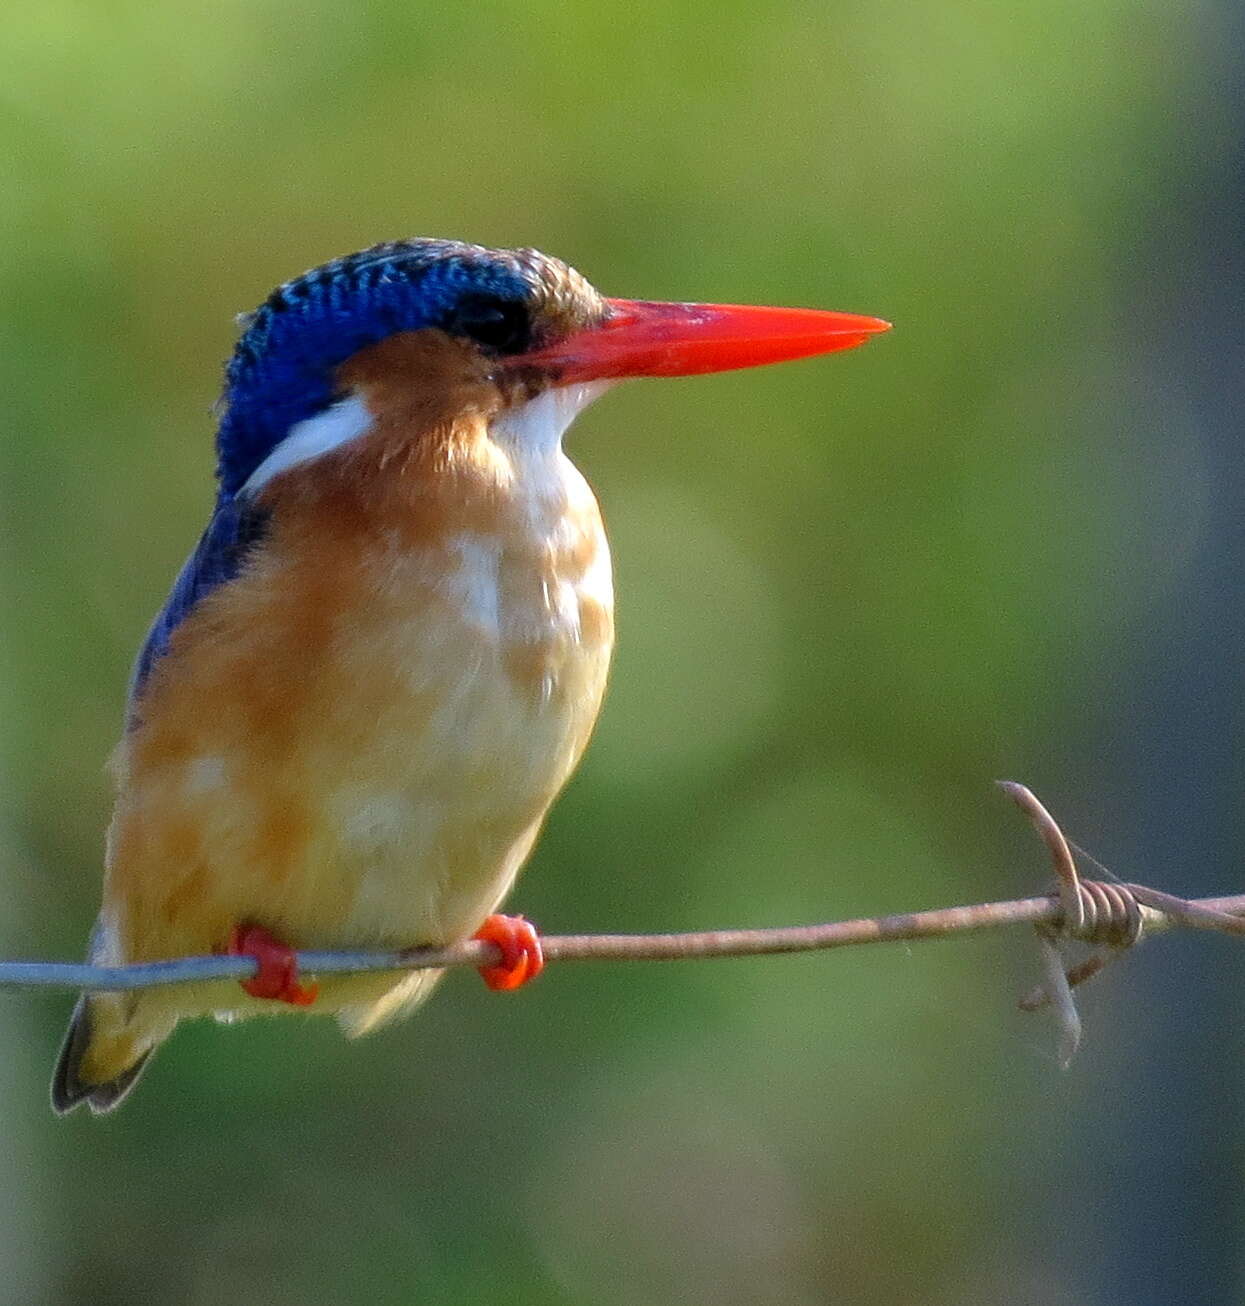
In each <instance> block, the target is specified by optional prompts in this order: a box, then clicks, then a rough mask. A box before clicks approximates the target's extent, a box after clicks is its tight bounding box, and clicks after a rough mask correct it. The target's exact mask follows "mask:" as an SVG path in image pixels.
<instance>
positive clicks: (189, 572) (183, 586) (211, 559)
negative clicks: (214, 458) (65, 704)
mask: <svg viewBox="0 0 1245 1306" xmlns="http://www.w3.org/2000/svg"><path fill="white" fill-rule="evenodd" d="M266 524H267V514H266V513H264V512H263V511H261V510H260V509H258V508H256V507H255V506H254V505H253V504H250V503H247V502H245V501H242V502H239V501H238V500H236V499H233V498H225V497H222V498H221V500H220V501H219V502H218V503H217V505H216V511H215V512H213V514H212V520H211V521H210V522H208V526H207V530H205V531H204V532H203V536H202V538H201V539H200V540H199V543H198V545H197V547H196V548H195V551H194V552H193V553H192V554H191V555H190V557H189V558H188V559H187V560H186V565H185V566H184V567H183V568H182V569H181V572H180V573H179V574H178V577H177V580H176V581H175V582H174V585H173V592H172V593H171V594H170V595H169V597H168V599H167V600H166V602H165V604H164V607H163V608H162V609H161V610H160V615H159V616H158V617H156V619H155V621H154V622H153V623H152V627H151V630H150V631H149V632H148V634H147V639H146V641H145V642H144V644H143V647H142V650H141V651H140V652H139V655H138V661H137V662H136V663H135V665H134V674H133V676H132V678H131V680H130V699H129V701H130V711H131V714H133V710H134V707H135V705H136V704H137V702H138V700H139V698H140V697H141V696H142V691H143V686H144V684H145V683H146V681H147V677H148V676H149V675H150V673H151V669H152V667H153V666H154V665H155V664H156V662H157V661H158V660H159V659H160V658H161V657H163V656H164V654H165V653H166V652H168V647H169V640H170V639H171V638H172V636H173V632H174V631H175V630H176V629H177V627H178V626H179V625H181V623H182V622H183V621H184V620H185V619H186V617H187V616H188V615H189V614H190V613H191V612H192V611H193V610H194V608H195V607H196V606H197V604H198V603H199V601H200V599H202V598H204V597H205V596H206V595H208V594H210V593H211V592H212V591H213V590H214V589H216V588H217V587H218V586H220V585H224V584H226V583H227V582H229V581H231V580H233V579H234V577H235V576H237V575H238V573H239V572H240V571H241V569H242V566H243V563H244V562H245V560H246V556H247V554H248V553H249V552H250V550H251V549H252V548H253V547H254V546H255V544H256V543H257V542H258V541H259V540H260V539H261V538H262V537H263V533H264V529H265V526H266Z"/></svg>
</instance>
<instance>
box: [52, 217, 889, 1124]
mask: <svg viewBox="0 0 1245 1306" xmlns="http://www.w3.org/2000/svg"><path fill="white" fill-rule="evenodd" d="M241 322H242V330H241V333H240V335H239V337H238V340H237V343H236V346H235V348H234V351H233V354H232V357H231V358H230V360H229V361H228V363H227V364H226V367H225V384H224V391H223V394H222V397H221V401H220V405H219V407H218V413H219V425H218V428H217V432H216V455H217V463H216V475H217V490H216V499H215V506H214V508H213V511H212V514H211V517H210V519H209V521H208V524H207V527H206V529H205V530H204V532H203V534H202V537H201V538H200V540H199V542H198V545H197V547H196V548H195V550H194V552H193V553H192V555H191V557H190V559H189V560H188V561H187V563H186V564H185V566H184V567H183V569H182V571H181V572H180V574H179V575H178V577H177V579H176V582H175V583H174V585H173V588H172V592H171V594H170V596H169V598H168V600H167V602H166V603H165V605H164V607H163V609H162V610H161V611H160V613H159V615H158V616H157V618H156V619H155V622H154V624H153V625H152V627H151V629H150V632H149V634H148V636H147V638H146V641H145V643H144V644H143V646H142V648H141V651H140V652H139V655H138V658H137V662H136V665H135V669H134V672H133V675H132V678H131V683H130V686H129V693H128V700H127V708H126V714H125V728H124V734H123V737H122V740H121V742H120V744H119V745H118V746H117V749H116V751H115V753H114V755H113V758H112V760H111V763H110V768H111V772H112V776H113V782H114V789H115V807H114V811H113V816H112V821H111V824H110V827H109V830H108V835H107V840H106V850H105V858H104V882H103V892H102V903H101V907H100V911H99V916H98V920H97V922H96V924H95V927H94V930H93V932H92V935H91V941H90V945H89V957H90V960H91V961H92V962H93V963H95V964H98V965H101V966H112V965H122V964H127V963H138V962H149V961H157V960H163V959H170V958H175V957H183V956H197V955H205V954H209V953H233V954H237V955H245V956H249V957H253V958H254V959H255V961H256V966H257V969H256V973H255V976H254V977H253V978H252V979H249V980H244V981H241V982H235V981H211V982H201V983H194V984H189V985H177V986H166V987H157V988H148V989H142V990H136V991H132V992H127V993H107V992H97V993H89V994H83V995H82V996H81V997H80V999H79V1000H78V1003H77V1006H76V1007H75V1010H74V1014H73V1016H72V1019H71V1021H70V1025H69V1030H68V1033H67V1034H66V1037H65V1041H64V1044H63V1047H62V1050H61V1054H60V1058H59V1061H58V1063H57V1066H56V1070H55V1075H54V1078H53V1082H52V1105H53V1108H54V1109H55V1111H56V1112H57V1113H61V1114H63V1113H65V1112H68V1111H70V1110H72V1109H73V1108H75V1107H77V1106H79V1105H82V1104H86V1105H87V1106H88V1107H89V1108H90V1109H91V1111H93V1112H95V1113H102V1112H107V1111H110V1110H112V1109H113V1108H115V1107H116V1106H117V1105H118V1104H119V1103H120V1102H121V1101H122V1099H123V1098H124V1097H125V1096H126V1094H127V1093H128V1092H129V1091H130V1090H131V1089H132V1088H133V1086H134V1084H135V1082H136V1080H137V1079H138V1076H139V1075H140V1073H141V1072H142V1070H143V1068H144V1067H145V1066H146V1065H147V1063H148V1061H149V1059H150V1057H151V1055H152V1053H153V1052H154V1051H155V1049H156V1048H157V1047H158V1046H159V1045H160V1044H161V1043H162V1042H163V1041H164V1040H165V1039H166V1038H167V1037H168V1036H169V1035H170V1034H171V1033H172V1032H173V1029H174V1027H175V1026H176V1024H177V1023H178V1022H179V1021H180V1020H182V1019H186V1018H190V1017H197V1016H203V1015H216V1016H217V1017H218V1018H221V1019H224V1020H231V1019H236V1018H239V1017H245V1016H251V1015H255V1014H258V1013H260V1012H264V1011H268V1012H275V1011H291V1010H303V1011H310V1012H312V1013H324V1014H330V1015H334V1016H336V1017H337V1019H338V1020H339V1022H340V1024H341V1025H342V1027H343V1029H344V1031H345V1032H346V1033H347V1034H348V1035H357V1034H362V1033H366V1032H367V1031H369V1030H372V1029H375V1028H376V1027H377V1026H380V1025H382V1024H384V1023H386V1022H388V1021H390V1020H392V1019H394V1018H395V1017H397V1016H399V1015H401V1014H403V1013H405V1012H408V1011H410V1010H411V1009H412V1008H414V1007H415V1006H416V1005H417V1004H418V1003H419V1002H420V1001H421V1000H422V999H424V998H425V997H426V996H427V995H428V993H429V991H430V990H431V989H432V987H433V985H434V984H435V983H436V980H437V978H438V974H437V972H434V971H415V972H411V973H408V974H401V975H395V974H394V973H392V972H390V973H384V974H362V975H341V976H326V977H325V978H324V979H323V981H322V983H320V984H319V985H316V984H314V983H310V982H305V980H304V977H302V976H300V975H299V974H298V971H297V964H296V955H295V954H296V952H297V951H299V950H302V949H325V950H332V949H357V948H377V949H382V948H395V947H405V946H413V945H443V944H449V943H453V942H457V941H460V940H463V939H466V938H469V937H477V938H484V939H487V940H489V941H491V942H493V943H495V944H496V945H497V947H498V949H499V951H500V955H501V961H500V962H499V963H498V964H496V965H494V966H491V967H483V968H481V973H482V974H483V976H484V979H485V981H486V983H488V984H489V985H490V987H493V988H496V989H508V988H516V987H518V986H519V985H521V984H523V983H525V982H527V981H528V980H530V979H532V978H534V976H535V975H536V974H537V973H538V972H539V970H540V969H541V966H542V958H541V955H540V944H539V935H538V934H537V933H536V931H535V929H534V928H533V927H532V926H531V925H530V923H529V922H527V921H525V920H524V919H523V918H522V917H517V916H505V915H501V914H499V913H498V912H497V910H496V909H497V908H498V906H499V905H500V904H501V902H502V900H503V898H505V896H506V894H507V893H508V891H509V890H510V888H511V886H512V885H513V883H514V881H515V878H516V876H517V874H518V872H519V870H520V868H521V867H522V865H523V863H524V861H525V860H526V859H527V857H528V854H529V853H530V852H531V850H532V847H533V845H534V843H535V841H536V838H537V835H538V833H539V831H540V828H541V825H542V823H543V821H544V819H545V816H546V814H547V812H548V811H549V808H550V806H551V804H552V803H553V801H554V799H555V798H556V797H557V795H558V793H559V792H560V790H561V789H562V788H563V786H564V785H565V784H566V782H567V780H568V778H569V777H570V775H571V773H572V771H573V770H574V769H575V767H576V765H577V764H578V762H579V759H580V757H581V755H582V754H583V752H584V749H585V746H586V745H587V743H588V739H589V736H590V735H591V733H592V730H593V727H594V724H595V722H596V719H597V714H598V711H599V709H600V706H601V701H602V695H603V694H604V692H605V686H606V679H607V674H608V670H609V665H610V658H611V653H612V649H613V643H614V616H613V605H614V599H613V587H612V575H611V564H610V552H609V545H608V542H607V539H606V535H605V530H604V527H603V525H602V518H601V514H600V511H599V508H598V505H597V501H596V498H595V497H594V494H593V492H592V490H591V489H590V488H589V485H588V483H587V481H586V480H585V479H584V477H583V476H582V475H581V474H580V472H579V471H578V470H577V469H576V467H575V466H574V465H573V464H572V463H571V462H570V460H569V459H568V458H567V456H566V454H565V453H564V452H563V435H564V433H565V431H566V429H567V428H568V427H569V425H570V424H571V422H572V421H573V419H574V418H575V416H576V415H577V414H578V413H579V412H580V411H581V410H582V409H583V408H585V407H586V406H587V405H588V404H589V403H590V402H591V401H592V400H594V399H596V398H597V397H598V396H599V395H600V394H602V393H603V392H604V391H605V390H607V389H609V388H610V387H611V386H612V385H614V384H615V383H616V382H619V381H621V380H624V379H626V378H630V377H673V376H687V375H695V374H699V373H708V372H718V371H727V370H730V369H734V368H742V367H750V366H753V365H757V364H762V363H772V362H779V361H783V360H787V359H795V358H802V357H806V356H810V355H814V354H821V353H828V352H831V351H834V350H843V349H848V348H851V347H853V346H856V345H860V344H863V343H864V342H865V341H866V340H868V339H870V338H871V337H872V336H874V335H876V334H878V333H879V332H882V331H885V330H887V329H888V327H889V324H888V323H886V322H884V321H882V320H881V319H878V318H872V317H865V316H860V315H856V314H847V313H831V312H825V311H821V310H813V309H781V308H764V307H741V306H737V305H723V304H688V303H665V302H659V301H646V300H627V299H611V298H606V297H605V296H603V295H601V294H600V293H599V292H598V291H597V290H596V289H594V288H593V286H592V285H591V284H589V282H588V281H587V280H586V279H585V278H584V277H583V276H581V275H580V274H579V273H578V272H576V271H575V270H574V269H573V268H571V267H570V266H568V265H567V264H566V263H564V262H561V261H560V260H558V259H556V258H553V257H551V256H549V255H546V254H542V253H540V252H539V251H537V250H534V249H489V248H485V247H483V246H480V245H474V244H467V243H464V242H461V241H453V240H440V239H430V238H412V239H404V240H396V241H391V242H387V243H384V244H379V245H375V246H372V247H371V248H368V249H365V250H362V251H359V252H357V253H353V254H350V255H347V256H345V257H342V258H337V259H334V260H332V261H331V262H327V263H325V264H323V265H322V266H320V267H317V268H315V269H313V270H311V271H309V272H306V273H304V274H303V275H301V276H298V277H295V278H294V279H293V280H290V281H287V282H285V283H284V284H282V285H280V286H279V287H278V288H277V289H276V290H274V291H273V292H272V293H271V294H270V295H269V296H268V297H267V299H265V300H264V302H263V303H262V304H261V305H260V306H259V308H258V309H256V310H255V312H254V313H252V314H250V315H248V316H246V317H244V318H242V319H241Z"/></svg>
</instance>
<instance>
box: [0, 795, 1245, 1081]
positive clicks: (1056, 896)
mask: <svg viewBox="0 0 1245 1306" xmlns="http://www.w3.org/2000/svg"><path fill="white" fill-rule="evenodd" d="M999 787H1000V788H1001V789H1002V790H1003V792H1004V793H1006V794H1007V795H1008V796H1009V797H1010V798H1011V799H1012V800H1013V801H1014V802H1015V803H1016V805H1017V806H1018V807H1019V808H1020V810H1021V811H1022V812H1023V813H1024V814H1025V815H1026V816H1027V817H1028V818H1029V820H1030V821H1031V822H1032V823H1033V825H1034V827H1035V829H1036V830H1037V833H1038V835H1039V837H1040V838H1041V839H1042V842H1043V843H1044V844H1045V846H1046V849H1047V852H1048V853H1049V855H1050V859H1051V864H1052V866H1053V868H1054V872H1055V884H1056V889H1055V891H1054V892H1053V893H1050V894H1045V895H1042V896H1040V897H1035V898H1018V899H1011V900H1008V901H1005V902H983V903H975V904H972V905H970V906H964V907H940V908H935V909H933V910H930V911H917V912H904V913H900V914H894V915H887V916H875V917H862V918H859V919H856V920H844V921H829V922H826V923H823V924H819V925H795V926H785V927H779V928H776V929H744V930H706V931H699V932H695V933H679V934H552V935H542V936H541V946H542V949H543V952H544V956H545V960H546V961H547V962H562V961H678V960H690V959H698V958H710V957H755V956H766V955H774V954H778V953H794V952H813V951H821V950H825V949H829V948H845V947H853V946H858V945H861V944H866V943H893V942H899V941H907V942H913V941H916V940H919V939H934V938H945V937H948V936H950V935H955V934H967V933H972V932H978V931H982V930H989V929H996V928H998V927H1000V926H1005V925H1023V924H1028V925H1032V926H1034V927H1035V929H1036V931H1037V934H1038V941H1039V946H1040V948H1041V956H1042V965H1043V970H1044V974H1045V982H1044V983H1043V984H1042V985H1041V986H1040V987H1038V988H1035V989H1034V990H1032V991H1031V992H1030V993H1027V994H1026V995H1025V996H1024V997H1022V998H1021V999H1020V1006H1021V1007H1022V1008H1023V1009H1024V1010H1027V1011H1034V1010H1037V1009H1039V1008H1041V1007H1044V1006H1047V1005H1050V1006H1052V1007H1053V1008H1054V1010H1055V1012H1056V1015H1057V1018H1058V1022H1059V1027H1060V1060H1061V1061H1062V1062H1063V1064H1065V1065H1066V1064H1067V1063H1068V1062H1070V1061H1071V1059H1072V1057H1073V1055H1074V1054H1075V1052H1076V1049H1077V1046H1078V1044H1079V1042H1080V1037H1081V1021H1080V1017H1079V1015H1078V1014H1077V1010H1076V1004H1075V1001H1074V999H1073V996H1072V989H1073V988H1074V987H1075V986H1076V985H1078V984H1082V983H1084V982H1085V981H1086V980H1088V979H1090V978H1092V977H1093V976H1094V975H1096V974H1098V973H1099V971H1101V970H1102V969H1103V967H1104V966H1105V965H1106V964H1107V963H1108V962H1109V961H1111V960H1112V959H1113V958H1114V957H1117V956H1119V955H1121V954H1122V953H1123V952H1124V951H1126V950H1127V949H1129V948H1131V947H1134V946H1135V945H1136V944H1137V943H1139V942H1140V941H1141V940H1142V938H1144V937H1146V936H1147V935H1152V934H1156V933H1159V932H1160V931H1162V930H1167V929H1172V928H1177V927H1180V928H1188V929H1198V930H1216V931H1219V932H1222V933H1228V934H1245V894H1239V895H1236V896H1234V897H1226V898H1198V899H1185V898H1178V897H1175V896H1174V895H1172V894H1168V893H1163V892H1161V891H1160V890H1158V889H1152V888H1149V887H1147V886H1146V885H1141V884H1126V883H1123V882H1121V881H1117V880H1114V879H1107V880H1090V879H1084V878H1082V877H1081V875H1080V873H1079V872H1078V870H1077V865H1076V860H1075V857H1074V856H1073V853H1072V846H1071V845H1070V844H1069V843H1068V840H1067V839H1066V837H1065V836H1064V834H1063V831H1062V830H1061V829H1060V828H1059V825H1058V823H1057V822H1056V821H1055V819H1054V817H1053V816H1051V814H1050V813H1049V812H1048V811H1047V810H1046V808H1045V807H1043V806H1042V804H1041V803H1040V802H1039V801H1038V799H1037V798H1036V797H1035V796H1034V794H1033V793H1032V792H1031V791H1030V790H1029V789H1027V788H1026V787H1025V786H1024V785H1022V784H1018V783H1016V782H1015V781H1011V780H1002V781H1000V782H999ZM1078 851H1079V850H1078ZM1082 855H1083V856H1085V854H1082ZM1087 859H1088V860H1090V861H1092V860H1093V859H1092V858H1087ZM1094 864H1095V865H1097V863H1094ZM1099 869H1102V868H1099ZM1106 873H1107V874H1109V872H1106ZM1064 939H1076V940H1080V941H1081V942H1083V943H1086V944H1088V945H1090V946H1091V947H1092V948H1094V949H1095V951H1093V952H1092V953H1091V954H1090V955H1089V956H1088V957H1086V958H1085V959H1084V960H1082V961H1080V962H1077V963H1076V964H1074V965H1072V966H1066V965H1065V962H1064V958H1063V955H1062V952H1061V950H1060V946H1059V944H1060V942H1061V941H1062V940H1064ZM296 957H297V961H298V969H299V972H300V974H304V975H313V976H314V975H343V974H361V973H365V972H373V971H411V970H423V969H435V970H441V969H445V968H448V967H452V966H493V965H498V964H500V963H501V961H502V954H501V950H500V949H499V948H498V947H497V945H496V944H493V943H488V942H484V941H482V940H476V939H469V940H466V941H464V942H462V943H454V944H450V945H448V946H446V947H439V948H404V949H400V950H397V951H390V952H299V953H297V954H296ZM257 971H258V962H257V961H256V960H255V959H254V958H253V957H249V956H206V957H179V958H176V959H174V960H171V961H155V962H144V963H140V964H137V965H130V966H93V965H90V964H86V963H83V964H75V963H67V962H48V961H3V962H0V988H46V989H70V990H74V991H90V992H118V991H125V990H131V989H143V988H152V987H154V986H156V985H171V984H194V983H202V982H204V981H206V980H230V979H237V980H245V979H251V978H253V977H254V976H255V975H256V973H257Z"/></svg>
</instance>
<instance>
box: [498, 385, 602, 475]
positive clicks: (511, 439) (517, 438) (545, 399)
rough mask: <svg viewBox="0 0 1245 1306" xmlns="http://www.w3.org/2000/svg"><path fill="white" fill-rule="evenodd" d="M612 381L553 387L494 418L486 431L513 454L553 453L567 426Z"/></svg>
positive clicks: (560, 442)
mask: <svg viewBox="0 0 1245 1306" xmlns="http://www.w3.org/2000/svg"><path fill="white" fill-rule="evenodd" d="M613 384H614V382H613V381H588V382H584V383H581V384H576V385H558V386H552V387H551V388H550V389H548V390H546V391H544V392H543V393H542V394H538V395H537V396H536V398H535V399H529V400H528V401H527V403H525V404H519V405H518V406H517V407H516V408H510V409H507V410H506V412H504V413H501V414H499V415H498V416H497V417H495V418H494V419H493V423H492V425H491V426H490V428H489V434H490V435H492V437H493V438H494V439H495V440H496V441H497V442H498V443H499V444H501V445H503V446H504V447H505V449H506V452H507V453H509V454H512V455H513V454H518V455H519V456H520V457H522V456H523V455H524V454H528V455H533V454H535V455H548V454H551V453H556V452H557V451H558V450H559V449H560V448H561V447H562V437H563V435H565V434H566V428H567V427H568V426H570V424H571V423H572V422H573V421H574V420H575V418H576V417H578V416H579V414H580V413H582V412H583V410H584V409H585V408H587V407H588V405H589V404H590V403H592V401H593V400H594V399H596V398H598V397H599V396H600V395H603V394H604V393H605V392H606V391H607V390H608V389H609V388H610V387H611V386H612V385H613Z"/></svg>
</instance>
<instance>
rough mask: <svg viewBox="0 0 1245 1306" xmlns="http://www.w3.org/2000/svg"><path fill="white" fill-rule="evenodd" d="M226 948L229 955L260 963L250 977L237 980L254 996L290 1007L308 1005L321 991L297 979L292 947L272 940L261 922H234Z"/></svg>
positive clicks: (295, 960)
mask: <svg viewBox="0 0 1245 1306" xmlns="http://www.w3.org/2000/svg"><path fill="white" fill-rule="evenodd" d="M225 951H226V952H227V953H228V954H229V956H231V957H254V958H255V960H256V961H257V962H259V970H258V972H257V973H256V975H255V976H254V978H253V979H246V980H240V981H239V983H240V984H241V985H242V988H243V989H244V990H245V991H246V992H247V993H249V994H250V995H251V996H252V997H253V998H273V999H275V1000H276V1001H278V1002H288V1003H289V1004H290V1006H292V1007H309V1006H311V1004H312V1003H313V1002H314V1001H315V1000H316V995H317V994H318V993H319V992H320V986H319V985H318V984H305V985H304V984H300V983H299V982H298V961H297V958H296V957H295V954H294V949H293V948H291V947H290V946H289V945H288V944H285V943H282V942H281V941H280V940H279V939H275V938H274V937H273V936H272V935H271V934H269V933H268V931H267V930H266V929H264V927H263V926H262V925H235V926H234V927H233V931H232V932H231V934H230V935H229V945H228V947H227V948H226V949H225Z"/></svg>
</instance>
